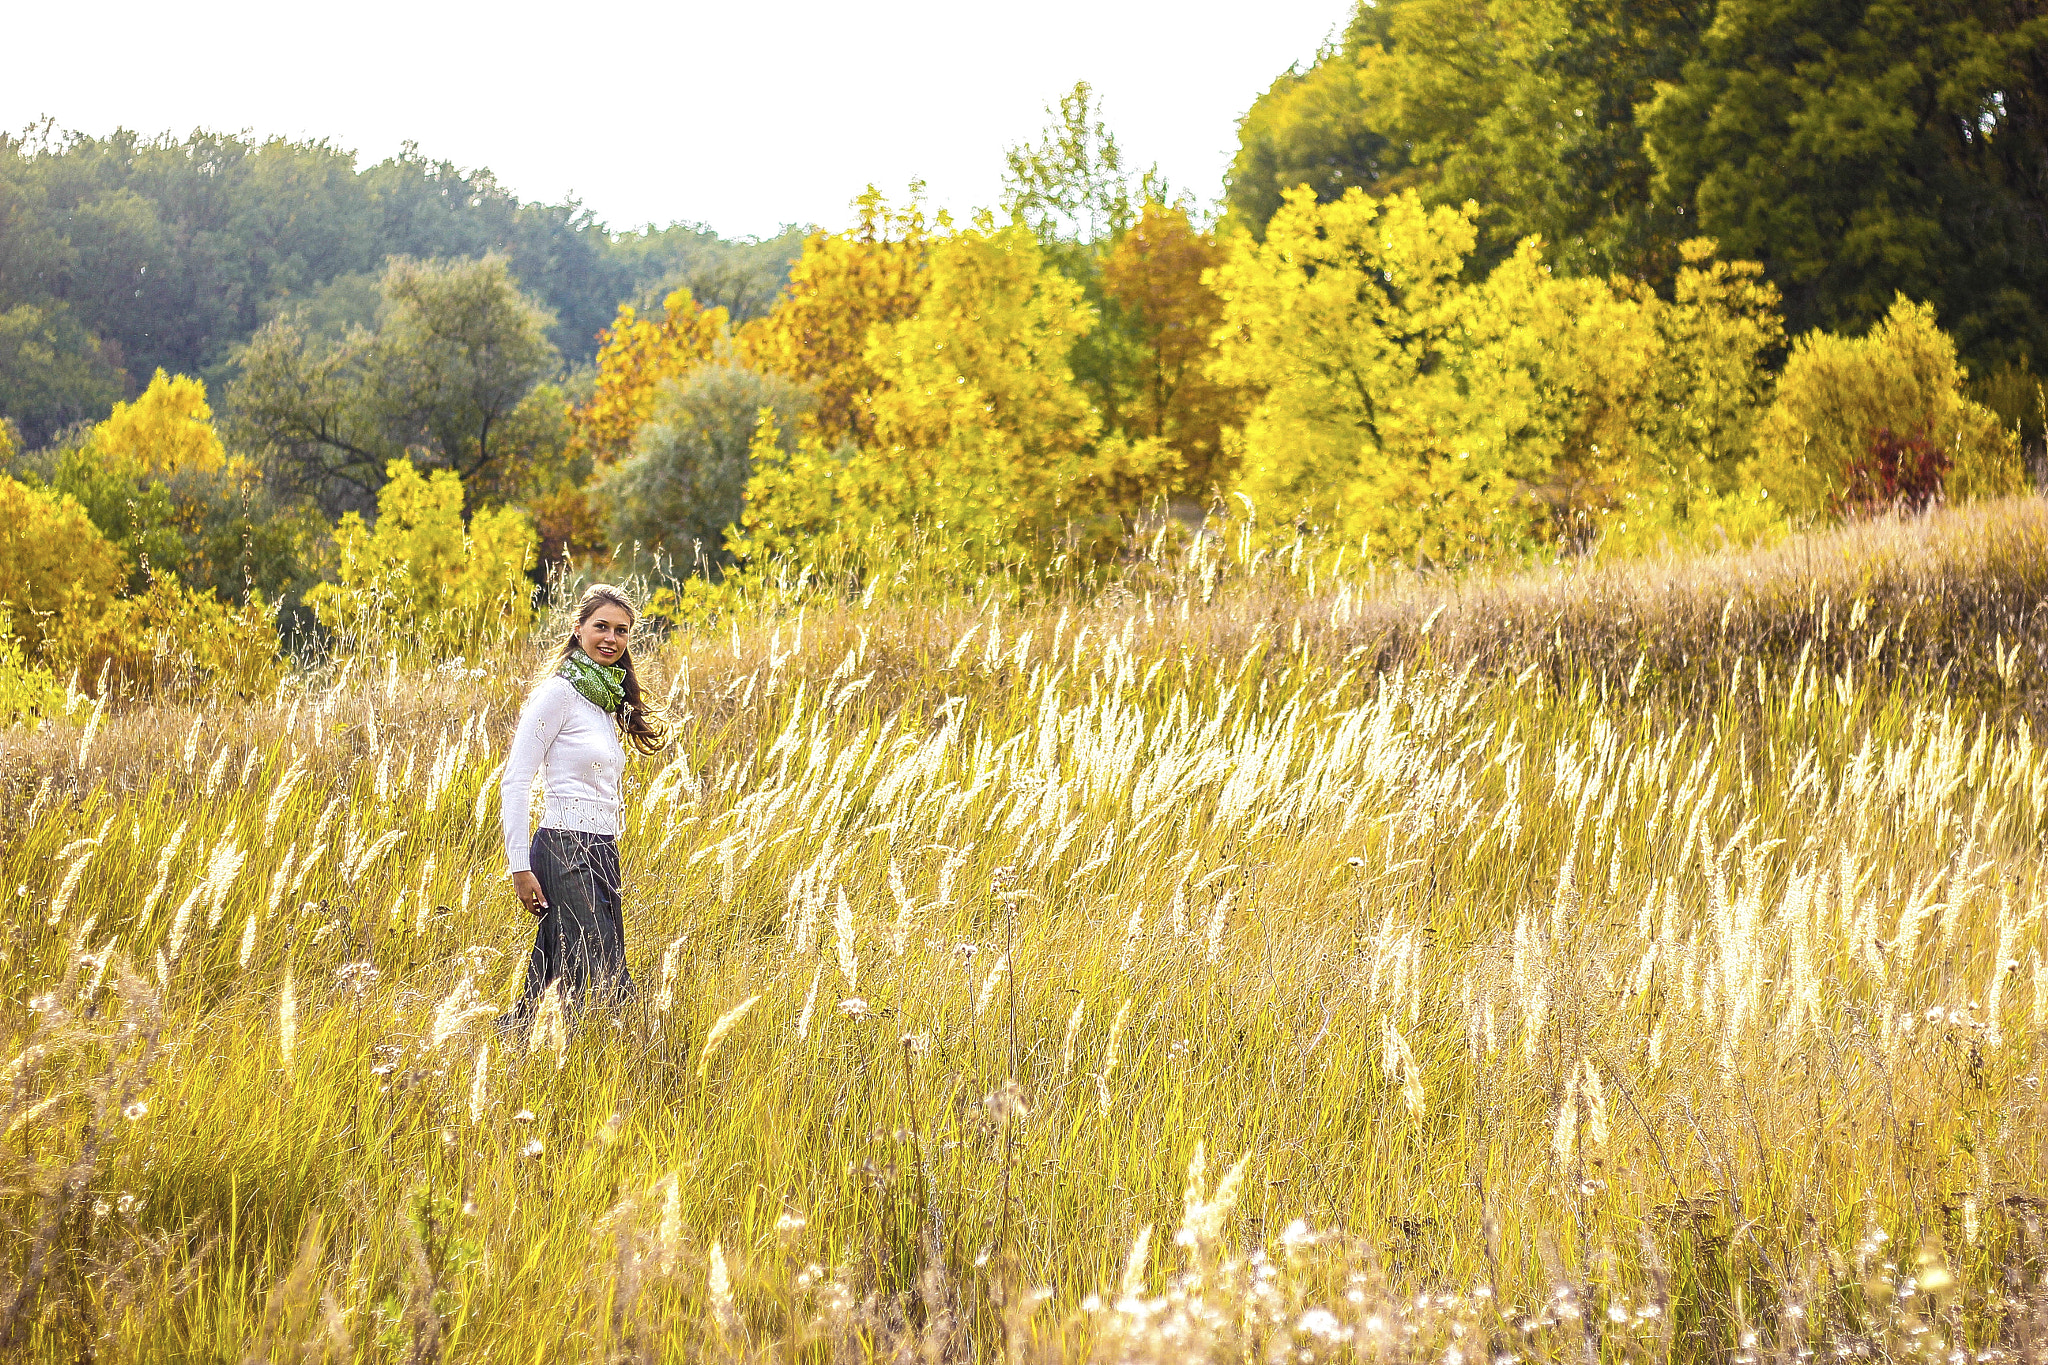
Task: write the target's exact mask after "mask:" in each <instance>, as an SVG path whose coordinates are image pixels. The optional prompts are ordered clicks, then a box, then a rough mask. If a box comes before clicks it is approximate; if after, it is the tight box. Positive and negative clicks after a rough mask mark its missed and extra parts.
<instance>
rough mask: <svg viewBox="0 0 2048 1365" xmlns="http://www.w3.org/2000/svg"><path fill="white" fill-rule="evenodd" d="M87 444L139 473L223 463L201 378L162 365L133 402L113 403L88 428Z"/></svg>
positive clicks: (212, 468)
mask: <svg viewBox="0 0 2048 1365" xmlns="http://www.w3.org/2000/svg"><path fill="white" fill-rule="evenodd" d="M90 444H91V449H92V453H93V455H94V456H95V457H97V458H99V459H102V460H108V461H112V462H114V463H118V464H121V465H124V466H127V467H130V468H133V469H134V470H136V471H137V472H138V473H140V474H142V475H144V476H152V475H153V476H157V477H169V476H174V475H178V474H183V473H186V472H187V471H191V472H195V473H200V474H217V473H220V472H222V471H223V470H226V469H227V468H228V466H229V459H228V453H227V450H226V448H225V447H224V446H222V444H221V440H220V435H219V433H218V432H216V431H215V430H214V426H213V409H212V408H211V407H209V406H208V405H207V402H206V385H205V383H204V382H203V381H201V380H198V379H195V378H193V377H192V376H191V375H185V374H181V375H167V374H165V373H164V372H163V371H162V370H158V371H157V372H156V374H155V376H154V377H153V378H151V380H150V381H149V387H148V388H146V389H144V390H143V391H142V394H141V396H140V397H138V398H137V399H136V400H135V401H134V402H132V403H116V404H114V410H113V412H112V413H110V414H109V415H108V417H107V420H106V421H104V422H101V423H100V424H99V425H98V426H95V427H94V428H93V429H92V436H91V440H90Z"/></svg>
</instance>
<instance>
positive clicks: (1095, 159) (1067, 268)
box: [1003, 81, 1187, 506]
mask: <svg viewBox="0 0 2048 1365" xmlns="http://www.w3.org/2000/svg"><path fill="white" fill-rule="evenodd" d="M1046 113H1047V115H1048V122H1047V123H1046V126H1045V129H1044V131H1043V132H1042V133H1041V135H1040V137H1039V140H1038V141H1037V142H1036V143H1035V144H1025V145H1022V146H1016V147H1011V148H1010V149H1009V150H1008V152H1007V154H1006V161H1007V163H1008V169H1007V171H1006V173H1005V174H1004V176H1003V209H1004V211H1005V212H1007V213H1008V214H1009V216H1010V217H1011V219H1012V220H1014V221H1017V222H1021V223H1023V224H1024V225H1025V226H1026V227H1029V228H1030V229H1031V231H1032V234H1033V235H1034V236H1035V237H1037V239H1038V247H1039V250H1040V251H1042V252H1043V253H1045V258H1046V260H1048V261H1049V262H1051V264H1052V265H1053V267H1054V268H1055V269H1057V270H1058V271H1059V272H1060V273H1061V274H1063V275H1065V276H1066V277H1067V278H1068V279H1070V280H1072V281H1073V282H1074V283H1075V284H1077V285H1079V286H1080V287H1081V298H1082V302H1083V304H1084V305H1085V306H1086V307H1087V308H1088V309H1089V310H1090V311H1092V312H1093V313H1094V314H1095V325H1094V326H1093V327H1090V328H1089V329H1088V330H1087V331H1086V332H1083V333H1081V334H1080V335H1079V336H1077V337H1075V338H1074V341H1073V344H1072V345H1071V346H1069V347H1068V348H1067V365H1068V367H1069V368H1070V369H1071V370H1072V371H1073V374H1074V381H1075V383H1076V384H1078V385H1079V386H1080V388H1081V391H1082V392H1083V393H1085V394H1086V395H1087V396H1088V400H1089V402H1090V403H1092V404H1093V405H1094V407H1095V410H1096V412H1097V414H1099V415H1100V417H1101V419H1102V431H1103V432H1104V434H1105V435H1107V436H1109V437H1111V438H1112V439H1114V438H1118V437H1122V438H1125V439H1132V438H1136V439H1143V438H1144V437H1147V436H1152V437H1157V436H1159V435H1160V434H1161V433H1160V432H1159V431H1157V430H1156V429H1155V428H1156V422H1155V423H1153V424H1151V425H1148V423H1147V417H1148V416H1150V417H1153V418H1156V416H1157V414H1156V413H1152V412H1150V410H1149V409H1148V408H1147V406H1146V404H1147V401H1148V394H1147V389H1148V385H1149V384H1151V383H1152V382H1153V381H1156V380H1157V378H1158V377H1159V376H1158V364H1157V344H1156V343H1157V340H1158V328H1157V327H1156V326H1154V325H1153V324H1148V323H1147V322H1146V321H1145V320H1144V319H1143V318H1142V317H1141V316H1139V315H1138V314H1137V313H1136V312H1135V311H1134V310H1133V307H1132V305H1131V303H1130V302H1129V301H1128V300H1126V299H1125V298H1124V297H1122V296H1121V295H1119V294H1118V293H1117V292H1116V291H1114V290H1112V289H1111V288H1110V287H1109V281H1108V277H1107V273H1106V272H1107V266H1108V260H1109V257H1110V255H1111V254H1112V253H1113V252H1114V251H1115V250H1116V248H1117V245H1118V244H1119V243H1120V242H1121V241H1122V240H1123V239H1124V237H1125V235H1126V234H1128V233H1129V232H1130V231H1131V230H1132V228H1133V227H1135V226H1136V225H1137V223H1138V220H1139V218H1140V216H1141V215H1142V213H1143V212H1144V211H1145V208H1146V206H1148V205H1163V204H1164V203H1165V202H1166V201H1167V200H1168V199H1169V198H1170V197H1171V191H1170V190H1169V188H1168V186H1167V184H1166V181H1165V180H1164V179H1163V178H1162V177H1161V176H1160V174H1159V170H1158V167H1156V166H1154V167H1152V168H1150V169H1147V170H1145V171H1143V172H1138V173H1133V172H1132V171H1130V170H1128V169H1126V167H1125V165H1124V155H1123V150H1122V148H1121V147H1119V146H1118V145H1117V140H1116V136H1115V134H1113V133H1112V132H1110V130H1109V125H1108V124H1107V122H1105V121H1104V119H1103V116H1102V107H1101V103H1100V101H1098V100H1097V99H1096V98H1095V93H1094V91H1093V90H1092V89H1090V88H1089V85H1088V83H1087V82H1086V81H1077V82H1076V83H1075V85H1074V88H1073V89H1072V90H1070V91H1069V92H1067V93H1066V94H1065V95H1062V96H1061V97H1060V101H1059V104H1058V106H1057V108H1052V107H1049V108H1048V109H1047V110H1046ZM1162 211H1177V212H1179V213H1181V214H1182V215H1183V216H1185V214H1186V211H1187V205H1186V204H1185V203H1179V204H1176V205H1175V208H1174V209H1173V210H1162ZM1153 301H1154V302H1155V303H1156V302H1159V300H1158V299H1156V298H1155V299H1154V300H1153ZM1148 491H1157V490H1156V489H1155V490H1147V489H1144V488H1141V487H1135V486H1134V487H1128V488H1123V489H1120V490H1117V492H1116V498H1117V500H1118V501H1120V502H1122V503H1124V504H1126V505H1127V506H1128V505H1131V504H1135V503H1137V502H1141V501H1143V499H1144V497H1145V496H1146V493H1147V492H1148Z"/></svg>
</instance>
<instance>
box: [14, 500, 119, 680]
mask: <svg viewBox="0 0 2048 1365" xmlns="http://www.w3.org/2000/svg"><path fill="white" fill-rule="evenodd" d="M127 577H128V566H127V564H126V562H125V561H123V559H122V558H121V552H120V551H119V550H118V549H116V548H115V547H114V546H113V545H112V544H111V543H110V542H109V541H108V540H107V538H106V537H105V536H103V535H101V534H100V532H99V529H98V528H97V527H95V526H94V525H93V524H92V519H91V518H90V517H88V516H87V515H86V512H85V508H84V507H82V506H80V505H79V502H78V500H77V499H76V498H73V497H71V496H69V495H68V494H64V493H59V492H57V491H56V490H54V489H48V488H30V487H29V486H28V485H26V484H24V483H22V482H20V481H19V480H17V479H12V478H9V477H7V476H6V475H0V611H5V612H6V613H7V614H8V616H9V617H10V619H11V621H12V627H11V628H12V630H13V632H14V634H15V636H16V637H17V638H19V639H20V640H21V641H23V643H24V644H25V645H26V646H27V647H28V649H29V650H30V651H34V650H36V649H37V648H39V647H40V646H41V645H42V644H43V642H44V639H45V637H47V636H48V635H50V634H53V633H57V632H58V630H59V627H61V626H63V625H66V624H72V623H76V622H78V621H85V620H92V619H94V618H96V617H98V616H99V615H100V613H101V612H103V611H105V610H106V608H107V605H108V603H110V602H112V601H113V600H114V596H115V594H116V593H118V592H119V591H120V589H121V584H122V582H123V581H124V580H125V579H126V578H127Z"/></svg>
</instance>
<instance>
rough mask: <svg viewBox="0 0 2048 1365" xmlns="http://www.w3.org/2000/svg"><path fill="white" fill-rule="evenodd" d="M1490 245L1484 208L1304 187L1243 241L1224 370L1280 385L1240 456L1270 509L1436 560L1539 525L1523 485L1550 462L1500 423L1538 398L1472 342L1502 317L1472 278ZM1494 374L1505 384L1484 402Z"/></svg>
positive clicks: (1231, 290) (1226, 294)
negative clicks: (1479, 213) (1473, 333)
mask: <svg viewBox="0 0 2048 1365" xmlns="http://www.w3.org/2000/svg"><path fill="white" fill-rule="evenodd" d="M1475 238H1476V232H1475V229H1474V227H1473V210H1472V209H1471V208H1470V207H1469V206H1468V207H1467V208H1466V209H1465V210H1463V211H1459V210H1455V209H1449V208H1437V209H1426V208H1424V207H1423V205H1422V203H1421V201H1420V200H1419V199H1418V198H1416V196H1415V195H1414V194H1412V193H1410V194H1404V195H1401V196H1399V197H1397V198H1392V199H1387V200H1384V201H1382V200H1377V199H1373V198H1371V197H1370V196H1368V195H1366V194H1364V193H1362V192H1361V191H1358V190H1355V189H1354V190H1350V191H1347V192H1346V193H1345V195H1344V197H1343V198H1342V199H1339V200H1337V201H1335V202H1333V203H1329V204H1318V203H1317V202H1316V199H1315V195H1314V192H1313V191H1311V190H1309V189H1307V188H1306V187H1301V188H1298V189H1296V190H1294V191H1291V192H1290V193H1289V194H1288V195H1287V196H1286V200H1285V203H1284V205H1283V207H1282V208H1281V210H1280V211H1279V212H1278V213H1277V214H1275V215H1274V217H1273V219H1272V221H1271V222H1270V223H1269V224H1268V225H1267V229H1266V240H1265V241H1264V242H1263V243H1258V242H1253V241H1252V240H1250V239H1249V238H1244V237H1241V238H1238V239H1237V240H1236V242H1235V243H1234V245H1233V248H1232V251H1231V255H1230V259H1229V260H1227V261H1226V262H1225V263H1224V264H1223V265H1222V266H1220V267H1218V268H1217V270H1216V271H1215V274H1214V275H1213V276H1212V280H1213V283H1214V287H1215V289H1216V291H1217V292H1218V293H1219V294H1220V295H1221V296H1222V298H1223V309H1224V327H1223V328H1222V330H1221V331H1220V332H1219V333H1218V337H1219V347H1218V352H1217V356H1216V359H1215V361H1214V362H1213V363H1212V368H1211V373H1212V374H1213V375H1214V376H1215V378H1216V379H1217V380H1218V381H1219V382H1222V383H1227V384H1237V385H1241V386H1244V387H1248V388H1255V389H1260V390H1263V391H1264V394H1265V396H1264V397H1263V398H1262V399H1261V400H1260V402H1259V403H1258V405H1257V406H1256V407H1255V408H1254V409H1253V410H1252V413H1251V415H1250V417H1249V418H1248V419H1247V420H1246V422H1245V425H1244V427H1243V429H1242V431H1241V432H1240V433H1238V434H1237V436H1236V438H1235V439H1234V440H1233V441H1231V442H1230V447H1229V448H1231V450H1232V453H1233V454H1234V455H1235V457H1236V459H1237V461H1238V463H1239V466H1240V469H1241V471H1242V472H1241V474H1240V477H1239V484H1238V487H1239V490H1240V491H1242V492H1243V493H1245V494H1246V495H1247V496H1248V497H1250V498H1251V499H1252V501H1253V503H1254V504H1255V506H1257V507H1258V508H1259V509H1260V512H1261V513H1262V514H1263V515H1266V516H1269V517H1276V518H1278V519H1279V520H1281V521H1282V522H1288V523H1291V522H1293V521H1296V520H1307V521H1310V522H1314V523H1317V524H1320V525H1322V526H1324V527H1326V528H1328V529H1330V530H1333V531H1336V532H1337V533H1339V534H1341V535H1343V536H1344V537H1346V538H1348V539H1353V540H1356V539H1358V538H1359V537H1361V536H1363V537H1368V538H1369V540H1370V542H1371V545H1372V548H1373V550H1374V552H1376V553H1393V554H1398V555H1409V554H1420V555H1423V556H1425V557H1427V558H1430V559H1435V560H1443V559H1455V558H1462V557H1464V556H1466V555H1469V554H1471V553H1474V552H1475V551H1478V550H1480V549H1482V548H1485V547H1490V546H1496V545H1498V544H1500V543H1503V542H1507V543H1514V542H1518V541H1520V540H1522V539H1524V538H1526V537H1527V536H1528V535H1529V534H1530V533H1531V532H1532V531H1533V530H1534V529H1535V526H1536V522H1537V517H1536V514H1535V507H1534V504H1533V501H1532V499H1531V498H1530V497H1529V496H1528V494H1527V493H1526V491H1525V487H1524V485H1525V484H1526V483H1527V482H1528V481H1529V480H1530V479H1532V478H1534V477H1538V476H1540V475H1541V474H1543V473H1544V472H1545V471H1544V469H1543V468H1542V462H1541V461H1540V460H1538V459H1535V458H1533V457H1531V455H1530V453H1529V452H1525V451H1522V450H1518V449H1516V448H1515V447H1513V446H1510V445H1508V444H1507V443H1505V442H1503V441H1501V440H1499V439H1498V438H1497V434H1496V433H1497V430H1498V428H1499V427H1500V426H1501V425H1502V424H1503V422H1502V421H1501V420H1498V419H1497V418H1496V414H1500V417H1501V418H1509V415H1510V414H1519V413H1521V412H1523V411H1524V410H1526V408H1527V406H1528V401H1529V397H1530V396H1529V395H1528V394H1527V393H1526V392H1519V391H1518V392H1512V393H1503V392H1501V391H1500V380H1501V379H1502V378H1503V377H1506V376H1503V375H1502V374H1501V373H1500V372H1499V371H1500V369H1501V367H1500V366H1499V365H1493V366H1487V365H1483V364H1475V359H1476V357H1475V356H1474V355H1473V351H1474V349H1475V348H1474V347H1473V346H1472V345H1471V344H1470V342H1469V341H1468V329H1469V328H1472V327H1473V326H1475V325H1478V324H1483V323H1485V322H1486V321H1487V320H1486V319H1484V318H1481V317H1478V316H1476V312H1477V310H1475V307H1474V303H1475V300H1474V298H1473V296H1472V292H1471V291H1470V290H1468V289H1467V288H1466V287H1465V286H1464V285H1463V284H1462V283H1461V282H1460V279H1459V275H1460V272H1461V270H1462V269H1463V266H1464V260H1465V256H1466V255H1467V254H1468V253H1469V252H1470V251H1471V250H1472V247H1473V243H1474V241H1475ZM1489 330H1491V329H1489ZM1486 369H1491V370H1494V371H1495V373H1493V374H1489V375H1487V376H1485V378H1486V379H1488V380H1491V381H1492V383H1491V384H1490V385H1489V387H1490V388H1492V390H1493V391H1492V392H1490V393H1486V394H1484V395H1480V394H1476V393H1473V392H1472V390H1473V388H1474V387H1475V386H1474V384H1473V382H1472V381H1473V380H1475V379H1477V378H1479V377H1480V376H1479V375H1478V374H1476V373H1475V370H1486ZM1526 387H1527V386H1526V385H1525V384H1519V385H1517V388H1518V389H1526ZM1468 394H1470V395H1471V396H1472V397H1475V398H1478V399H1479V400H1480V401H1477V402H1471V401H1467V395H1468ZM1503 409H1505V410H1506V411H1503Z"/></svg>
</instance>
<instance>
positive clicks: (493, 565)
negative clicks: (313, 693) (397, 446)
mask: <svg viewBox="0 0 2048 1365" xmlns="http://www.w3.org/2000/svg"><path fill="white" fill-rule="evenodd" d="M385 474H386V478H387V482H386V483H385V485H384V487H383V488H382V489H381V490H380V491H379V492H378V494H377V524H376V525H375V526H374V527H371V526H367V525H365V524H364V522H363V519H362V518H361V517H360V516H358V515H357V514H356V513H354V512H350V513H348V514H347V515H346V516H344V517H343V518H342V519H341V524H340V525H339V526H337V527H336V528H335V531H334V540H335V549H336V553H337V555H338V559H339V562H338V564H337V566H336V574H335V577H336V580H337V581H335V582H332V583H322V584H319V585H318V586H316V587H313V588H311V589H309V590H308V591H307V593H306V605H307V606H309V607H311V608H312V609H313V613H314V615H315V616H317V617H318V618H319V620H320V623H321V624H322V625H324V626H326V627H327V628H328V629H330V630H333V631H336V632H338V633H340V634H341V635H343V636H346V637H347V638H348V639H349V641H350V642H351V643H353V644H355V645H356V646H358V647H362V646H365V645H369V644H372V643H377V644H380V645H381V644H386V643H388V644H389V645H390V646H392V647H395V648H398V649H400V650H401V651H402V652H405V653H408V654H410V653H413V652H415V651H420V650H423V651H426V652H428V653H434V654H452V653H455V652H457V651H461V650H466V649H473V648H475V647H477V646H478V645H480V644H483V643H486V642H488V641H491V640H495V639H500V638H502V637H503V636H504V635H505V634H506V633H507V632H509V631H511V630H514V629H517V628H520V627H523V626H525V625H527V624H528V623H529V622H531V621H532V620H533V584H532V582H531V581H530V580H529V579H528V578H527V570H528V569H529V568H531V567H532V566H533V561H534V547H535V543H536V540H535V536H534V532H533V527H532V526H531V525H530V524H528V522H527V520H526V518H525V517H524V516H523V515H521V514H520V513H519V512H518V511H517V510H516V509H514V508H510V507H500V508H495V509H492V510H489V511H482V512H478V513H477V514H476V515H475V516H474V517H472V518H470V520H469V523H468V525H467V526H465V525H464V524H463V520H462V480H460V479H459V478H457V477H456V476H455V475H454V474H453V473H451V472H450V471H448V470H445V469H442V470H436V471H434V473H433V474H431V475H428V476H422V475H421V473H420V472H419V470H417V469H415V468H413V465H412V462H411V461H410V460H393V461H391V463H390V464H389V465H388V466H387V467H386V469H385Z"/></svg>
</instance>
